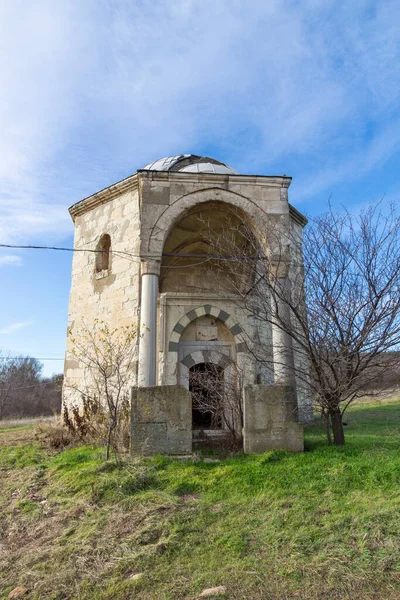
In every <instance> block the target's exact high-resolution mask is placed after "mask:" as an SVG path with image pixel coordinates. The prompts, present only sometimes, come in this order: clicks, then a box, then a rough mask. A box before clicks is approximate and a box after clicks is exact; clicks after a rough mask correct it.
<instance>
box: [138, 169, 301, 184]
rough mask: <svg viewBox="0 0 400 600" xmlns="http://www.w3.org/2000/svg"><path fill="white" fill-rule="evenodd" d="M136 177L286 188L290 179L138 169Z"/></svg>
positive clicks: (278, 176)
mask: <svg viewBox="0 0 400 600" xmlns="http://www.w3.org/2000/svg"><path fill="white" fill-rule="evenodd" d="M138 175H141V176H142V177H143V179H150V180H151V181H186V182H188V183H199V182H201V183H203V182H213V183H214V184H215V183H218V182H220V183H221V182H223V183H233V184H236V185H246V184H248V185H267V184H268V185H269V186H271V187H280V188H281V187H285V188H288V187H289V186H290V184H291V183H292V178H291V177H287V176H286V175H242V174H238V175H234V174H230V173H229V174H227V173H191V172H187V171H149V170H147V169H139V170H138Z"/></svg>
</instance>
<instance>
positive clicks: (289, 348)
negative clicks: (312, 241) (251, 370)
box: [271, 259, 296, 391]
mask: <svg viewBox="0 0 400 600" xmlns="http://www.w3.org/2000/svg"><path fill="white" fill-rule="evenodd" d="M271 276H272V278H273V281H272V286H271V288H272V298H271V308H272V315H273V320H274V321H275V322H274V323H273V324H272V346H273V360H274V383H275V384H277V385H290V386H291V387H292V388H293V390H294V391H296V377H295V371H294V355H293V340H292V336H291V335H290V330H291V323H290V308H289V305H288V301H289V300H290V296H291V284H290V279H289V262H288V261H287V260H282V259H281V260H280V261H279V263H275V264H274V263H272V266H271ZM274 290H275V291H274Z"/></svg>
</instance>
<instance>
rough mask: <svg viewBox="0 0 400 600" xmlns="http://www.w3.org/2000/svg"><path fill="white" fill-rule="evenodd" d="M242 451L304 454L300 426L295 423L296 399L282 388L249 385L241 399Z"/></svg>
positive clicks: (288, 388) (286, 389)
mask: <svg viewBox="0 0 400 600" xmlns="http://www.w3.org/2000/svg"><path fill="white" fill-rule="evenodd" d="M243 411H244V427H243V450H244V453H245V454H256V453H258V452H266V451H267V450H286V451H288V452H302V451H303V450H304V438H303V426H302V425H301V424H300V423H299V422H298V417H297V406H296V397H295V393H294V391H293V389H292V388H291V387H290V386H286V385H250V386H247V387H246V388H245V390H244V397H243Z"/></svg>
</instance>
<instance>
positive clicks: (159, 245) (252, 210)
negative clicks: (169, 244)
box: [144, 187, 268, 257]
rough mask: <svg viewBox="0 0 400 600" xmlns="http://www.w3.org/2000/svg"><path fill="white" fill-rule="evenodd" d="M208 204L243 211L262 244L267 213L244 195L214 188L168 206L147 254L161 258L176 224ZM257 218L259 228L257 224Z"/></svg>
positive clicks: (151, 235)
mask: <svg viewBox="0 0 400 600" xmlns="http://www.w3.org/2000/svg"><path fill="white" fill-rule="evenodd" d="M206 202H224V203H226V204H229V205H231V206H234V207H235V208H238V209H239V210H241V211H242V212H243V213H244V214H245V215H247V216H248V217H249V219H250V220H251V222H252V227H254V230H255V233H256V235H257V238H258V241H259V243H260V242H261V239H262V236H261V231H262V229H263V227H262V222H263V221H264V220H265V221H267V217H268V215H267V213H266V212H264V210H263V209H262V208H260V206H259V205H258V204H257V203H256V202H255V201H254V200H251V199H250V198H247V197H246V196H243V195H242V194H238V193H237V192H232V191H230V190H225V189H222V188H217V187H212V188H206V189H203V190H198V191H195V192H190V193H189V194H185V195H184V196H181V197H180V198H178V199H177V200H175V201H174V202H172V203H171V204H170V205H168V206H167V207H166V208H165V210H164V211H163V212H162V213H161V214H160V215H159V217H158V218H157V220H156V222H155V223H154V224H153V226H152V228H151V230H150V233H149V237H148V240H147V244H146V242H145V250H144V251H145V253H146V252H147V253H149V254H150V255H151V256H160V257H161V256H162V252H163V248H164V244H165V241H166V239H167V237H168V235H169V233H170V231H171V229H172V228H173V227H174V225H175V223H176V222H177V221H179V219H180V218H181V217H182V216H183V215H184V214H185V212H186V211H187V210H189V209H191V208H193V207H195V206H198V205H199V204H204V203H206ZM256 218H257V223H258V225H259V226H258V227H257V226H256V224H255V223H256ZM146 245H147V248H146Z"/></svg>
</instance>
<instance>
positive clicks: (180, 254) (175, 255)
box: [0, 244, 265, 261]
mask: <svg viewBox="0 0 400 600" xmlns="http://www.w3.org/2000/svg"><path fill="white" fill-rule="evenodd" d="M0 248H11V249H14V250H57V251H62V252H93V253H94V254H99V253H100V252H103V253H107V254H116V255H121V256H126V257H129V258H141V256H140V254H134V253H132V252H126V251H125V250H113V249H112V248H111V249H110V250H93V249H92V248H63V247H61V246H33V245H26V246H23V245H15V244H0ZM162 256H169V257H173V258H206V259H207V260H229V261H230V260H234V261H235V260H248V259H251V260H258V259H260V258H265V257H263V256H254V255H253V256H247V255H244V254H243V255H239V256H213V255H212V254H193V253H190V254H187V253H184V252H163V253H162Z"/></svg>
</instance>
